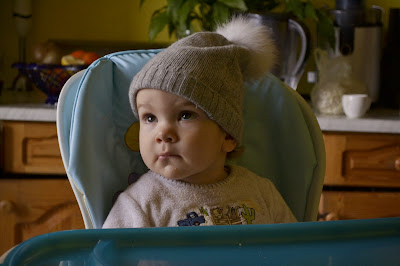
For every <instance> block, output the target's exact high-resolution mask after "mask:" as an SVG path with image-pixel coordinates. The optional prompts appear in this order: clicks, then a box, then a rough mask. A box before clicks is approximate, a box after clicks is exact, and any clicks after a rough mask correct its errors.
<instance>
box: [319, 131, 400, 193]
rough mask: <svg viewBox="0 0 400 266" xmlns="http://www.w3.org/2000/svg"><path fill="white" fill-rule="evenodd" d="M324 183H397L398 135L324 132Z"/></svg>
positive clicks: (399, 176) (399, 181)
mask: <svg viewBox="0 0 400 266" xmlns="http://www.w3.org/2000/svg"><path fill="white" fill-rule="evenodd" d="M324 142H325V150H326V173H325V180H324V185H328V186H353V187H354V186H359V187H391V188H392V187H400V135H395V134H365V133H363V134H361V133H326V132H325V133H324Z"/></svg>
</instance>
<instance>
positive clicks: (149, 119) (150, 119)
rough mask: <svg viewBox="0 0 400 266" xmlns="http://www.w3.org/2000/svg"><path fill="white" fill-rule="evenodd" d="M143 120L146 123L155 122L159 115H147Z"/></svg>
mask: <svg viewBox="0 0 400 266" xmlns="http://www.w3.org/2000/svg"><path fill="white" fill-rule="evenodd" d="M143 120H144V121H145V123H153V122H154V121H156V120H157V117H156V116H155V115H145V116H144V119H143Z"/></svg>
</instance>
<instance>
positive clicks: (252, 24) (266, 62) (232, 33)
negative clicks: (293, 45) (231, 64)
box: [216, 16, 277, 80]
mask: <svg viewBox="0 0 400 266" xmlns="http://www.w3.org/2000/svg"><path fill="white" fill-rule="evenodd" d="M216 32H217V33H219V34H221V35H222V36H224V37H225V38H226V39H227V40H229V41H230V42H232V43H235V44H237V45H240V46H242V47H244V48H247V49H248V50H249V52H250V54H249V58H248V64H247V66H245V67H244V69H242V71H243V76H244V77H245V79H247V80H254V79H259V78H261V77H262V76H264V75H265V74H266V73H268V72H269V71H270V70H271V69H272V67H273V66H274V65H275V60H276V54H277V50H276V47H275V45H274V43H273V41H272V37H271V34H272V33H271V31H270V29H269V28H267V27H266V26H264V25H262V24H261V23H259V22H258V21H256V20H254V19H251V18H247V17H245V16H236V17H234V18H232V20H230V21H229V22H227V23H226V24H223V25H221V26H219V27H218V28H217V30H216Z"/></svg>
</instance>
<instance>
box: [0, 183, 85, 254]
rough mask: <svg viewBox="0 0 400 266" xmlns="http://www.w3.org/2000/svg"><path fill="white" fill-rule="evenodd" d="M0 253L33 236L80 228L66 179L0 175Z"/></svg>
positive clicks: (77, 213)
mask: <svg viewBox="0 0 400 266" xmlns="http://www.w3.org/2000/svg"><path fill="white" fill-rule="evenodd" d="M0 228H1V229H0V230H1V237H0V254H3V253H4V252H5V251H7V250H8V249H10V248H12V247H13V246H15V245H17V244H19V243H20V242H22V241H24V240H27V239H29V238H32V237H34V236H37V235H40V234H44V233H49V232H54V231H61V230H69V229H83V228H84V224H83V219H82V216H81V213H80V211H79V207H78V204H77V202H76V200H75V196H74V194H73V192H72V189H71V186H70V184H69V182H68V180H67V179H19V178H13V179H0Z"/></svg>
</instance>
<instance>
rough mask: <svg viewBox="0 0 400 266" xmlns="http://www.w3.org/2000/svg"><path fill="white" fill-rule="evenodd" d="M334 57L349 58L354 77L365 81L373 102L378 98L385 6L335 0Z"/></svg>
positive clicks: (354, 0)
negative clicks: (383, 7)
mask: <svg viewBox="0 0 400 266" xmlns="http://www.w3.org/2000/svg"><path fill="white" fill-rule="evenodd" d="M332 14H333V16H334V22H335V29H336V45H335V49H334V51H333V55H334V56H346V57H349V59H350V63H351V67H352V72H353V75H354V78H355V79H358V80H361V81H364V82H365V83H366V85H367V88H368V95H369V96H370V98H371V99H372V101H373V102H376V101H377V100H378V96H379V82H380V81H379V79H380V57H381V39H382V22H381V20H382V8H380V7H377V6H373V7H371V8H366V7H365V0H336V9H335V10H332Z"/></svg>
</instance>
